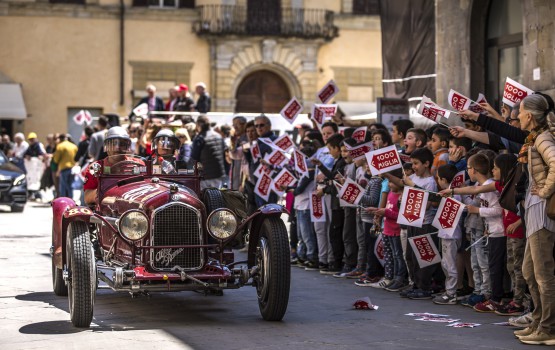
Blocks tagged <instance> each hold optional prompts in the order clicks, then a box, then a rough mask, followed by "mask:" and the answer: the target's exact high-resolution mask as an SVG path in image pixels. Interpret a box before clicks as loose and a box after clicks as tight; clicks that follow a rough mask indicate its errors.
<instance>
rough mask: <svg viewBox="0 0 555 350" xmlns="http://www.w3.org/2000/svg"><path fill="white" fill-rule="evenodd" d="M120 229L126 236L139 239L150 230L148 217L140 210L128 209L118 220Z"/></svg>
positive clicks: (132, 239)
mask: <svg viewBox="0 0 555 350" xmlns="http://www.w3.org/2000/svg"><path fill="white" fill-rule="evenodd" d="M118 229H119V232H120V233H121V234H122V235H123V236H124V237H125V238H127V239H129V240H131V241H137V240H139V239H141V238H143V237H144V236H145V235H146V233H147V231H148V218H147V217H146V215H145V214H144V213H143V212H141V211H138V210H129V211H126V212H125V213H123V215H122V216H121V217H120V218H119V220H118Z"/></svg>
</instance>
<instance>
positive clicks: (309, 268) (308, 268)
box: [304, 260, 320, 271]
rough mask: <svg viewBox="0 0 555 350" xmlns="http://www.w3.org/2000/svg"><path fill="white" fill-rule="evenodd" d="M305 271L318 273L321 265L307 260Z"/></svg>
mask: <svg viewBox="0 0 555 350" xmlns="http://www.w3.org/2000/svg"><path fill="white" fill-rule="evenodd" d="M304 269H305V270H306V271H316V270H319V269H320V265H319V264H318V263H316V262H314V261H310V260H307V261H305V263H304Z"/></svg>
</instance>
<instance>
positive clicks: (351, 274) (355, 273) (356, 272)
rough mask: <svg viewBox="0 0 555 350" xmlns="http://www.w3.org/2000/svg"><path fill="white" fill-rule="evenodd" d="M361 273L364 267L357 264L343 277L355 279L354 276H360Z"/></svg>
mask: <svg viewBox="0 0 555 350" xmlns="http://www.w3.org/2000/svg"><path fill="white" fill-rule="evenodd" d="M363 274H364V269H363V268H362V267H360V266H358V267H356V268H355V269H354V270H353V271H351V272H349V273H347V274H346V275H345V277H346V278H350V279H355V278H360V277H361V276H362V275H363Z"/></svg>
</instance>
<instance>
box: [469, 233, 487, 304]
mask: <svg viewBox="0 0 555 350" xmlns="http://www.w3.org/2000/svg"><path fill="white" fill-rule="evenodd" d="M470 235H471V236H470V243H471V244H472V243H474V242H476V241H477V240H479V239H480V238H482V236H483V235H484V231H482V230H477V229H474V228H472V229H470ZM470 254H471V255H470V261H471V265H472V274H473V276H474V294H482V295H484V296H486V297H488V298H489V296H490V295H491V284H490V274H489V262H488V260H489V259H488V256H489V249H488V246H486V239H483V240H482V241H481V242H480V243H478V244H476V245H475V246H473V247H472V248H470Z"/></svg>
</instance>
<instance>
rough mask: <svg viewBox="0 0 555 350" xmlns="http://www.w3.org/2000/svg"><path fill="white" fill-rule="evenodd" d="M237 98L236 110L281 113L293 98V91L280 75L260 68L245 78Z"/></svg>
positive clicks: (240, 85) (238, 89)
mask: <svg viewBox="0 0 555 350" xmlns="http://www.w3.org/2000/svg"><path fill="white" fill-rule="evenodd" d="M235 99H236V100H237V103H236V104H235V112H243V113H279V111H281V109H282V108H283V106H285V105H286V104H287V102H289V100H290V99H291V93H290V91H289V88H288V87H287V84H286V83H285V81H284V80H283V79H282V78H281V77H280V76H279V75H277V74H276V73H274V72H270V71H267V70H259V71H256V72H254V73H251V74H249V75H247V76H246V77H245V79H243V81H242V82H241V84H239V87H238V88H237V93H236V95H235Z"/></svg>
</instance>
